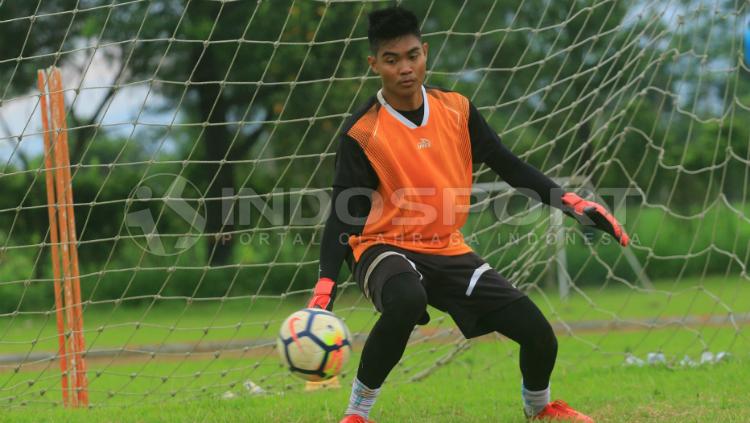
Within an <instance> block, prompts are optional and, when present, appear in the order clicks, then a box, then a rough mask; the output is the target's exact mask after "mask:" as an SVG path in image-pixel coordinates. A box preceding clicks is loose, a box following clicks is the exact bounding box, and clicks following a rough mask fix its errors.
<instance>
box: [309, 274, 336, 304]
mask: <svg viewBox="0 0 750 423" xmlns="http://www.w3.org/2000/svg"><path fill="white" fill-rule="evenodd" d="M335 293H336V282H334V281H333V280H331V279H329V278H320V279H318V283H316V284H315V289H313V296H312V298H311V299H310V302H308V303H307V308H315V307H317V308H322V309H324V310H328V311H331V310H332V309H333V297H334V295H335Z"/></svg>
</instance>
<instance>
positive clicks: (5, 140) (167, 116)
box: [0, 49, 177, 165]
mask: <svg viewBox="0 0 750 423" xmlns="http://www.w3.org/2000/svg"><path fill="white" fill-rule="evenodd" d="M107 53H109V54H107ZM120 66H121V60H120V58H119V57H118V55H117V54H116V50H115V49H110V50H109V51H105V50H104V49H99V50H98V51H97V52H96V54H94V55H93V58H92V56H91V49H89V50H81V51H78V52H76V53H74V56H73V57H72V58H69V62H68V63H65V64H63V65H61V66H60V69H61V73H62V77H63V88H64V89H65V105H66V110H68V113H70V110H71V109H72V110H73V113H74V114H75V116H76V117H78V118H79V119H80V120H84V121H85V120H87V119H90V118H91V117H92V116H93V115H94V113H96V111H97V109H98V107H99V104H100V103H101V101H102V100H103V99H104V97H105V96H106V95H107V92H108V91H109V88H110V87H111V86H112V84H113V82H114V80H115V78H116V75H117V72H118V71H119V68H120ZM121 79H124V80H125V85H124V86H123V87H122V88H120V89H119V90H118V91H117V93H116V94H115V95H114V96H113V97H112V99H111V101H110V102H109V104H108V105H105V107H104V110H103V112H102V116H101V117H100V119H99V122H98V123H99V124H101V125H102V129H101V131H106V132H107V134H110V135H116V136H122V137H127V136H128V135H130V134H131V132H132V131H133V129H134V126H137V125H138V124H148V125H163V126H166V125H169V124H170V123H172V122H173V121H174V122H177V119H176V118H175V114H176V113H177V111H171V112H168V113H156V112H153V111H152V110H153V109H155V108H156V107H157V106H162V105H164V103H165V101H166V100H165V99H164V98H163V97H161V96H159V95H158V94H156V93H155V92H154V90H153V89H151V90H150V89H149V88H150V87H149V83H148V82H147V81H144V82H139V83H132V82H128V81H127V75H126V76H125V78H121ZM30 88H31V89H30V90H29V91H27V92H26V93H25V94H23V95H20V96H17V97H14V98H8V99H5V100H4V101H3V103H2V106H0V163H2V165H5V163H7V162H8V160H9V159H10V160H11V162H14V163H17V162H18V157H16V155H15V153H14V152H15V150H16V149H18V148H20V149H21V150H22V151H23V152H24V153H25V154H26V155H28V156H30V157H32V156H37V155H39V154H41V153H42V148H43V140H42V137H41V132H42V121H41V115H40V113H39V93H38V91H37V88H36V85H34V87H30ZM76 91H77V92H78V94H76ZM68 126H69V127H70V126H72V122H71V121H70V119H68ZM19 136H20V137H21V143H20V146H19V145H18V143H17V140H18V137H19ZM12 156H13V157H12Z"/></svg>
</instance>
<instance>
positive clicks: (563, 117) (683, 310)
mask: <svg viewBox="0 0 750 423" xmlns="http://www.w3.org/2000/svg"><path fill="white" fill-rule="evenodd" d="M387 4H389V3H387V2H377V1H375V2H373V1H311V0H308V1H302V0H296V1H292V0H279V1H276V0H274V1H257V2H251V1H209V0H193V1H186V2H169V1H144V0H131V1H101V0H80V1H72V0H71V1H57V2H43V1H38V2H34V1H28V2H20V1H5V2H3V1H2V0H0V39H2V40H3V41H2V42H1V43H0V166H1V169H2V170H1V171H0V187H2V195H1V196H0V402H2V403H5V404H9V405H10V406H11V407H15V406H21V405H34V404H47V405H58V404H63V403H66V404H72V405H86V404H88V405H89V406H92V407H107V406H119V405H128V404H143V403H159V402H163V401H166V400H174V401H178V400H188V399H193V398H205V397H210V396H215V397H217V398H218V397H221V396H225V397H232V396H236V395H245V394H248V395H249V394H253V393H259V392H268V393H277V392H282V391H287V390H301V389H303V388H304V383H303V382H301V381H300V380H298V379H296V378H294V377H293V376H291V375H290V373H289V372H288V371H287V370H286V369H285V368H284V367H283V366H282V365H281V363H280V361H279V360H278V358H277V353H276V351H275V339H276V336H277V333H278V329H279V325H280V324H281V322H282V321H283V320H284V319H285V318H286V316H288V315H289V314H290V313H291V312H293V311H295V310H297V309H299V308H301V307H303V306H304V305H305V303H306V301H307V299H308V298H309V296H310V293H311V288H312V286H313V284H314V282H315V280H316V278H317V272H318V257H319V248H320V237H321V233H322V229H323V225H324V222H325V217H326V215H327V213H328V210H329V208H330V204H329V202H330V201H329V199H330V194H331V190H330V186H331V182H332V178H333V169H334V157H335V151H336V146H337V143H338V138H337V135H338V133H339V131H340V129H341V128H342V125H343V123H344V121H345V119H346V118H347V117H348V116H350V115H351V113H352V112H353V111H354V110H355V109H356V107H357V105H358V104H361V103H362V102H364V101H366V99H367V98H369V97H370V96H372V95H373V94H374V93H375V92H376V90H377V89H378V88H379V86H380V80H379V78H378V77H377V76H376V75H374V74H372V73H371V72H370V71H369V69H368V65H367V61H366V56H367V55H368V52H369V46H368V43H367V38H366V26H367V13H368V12H369V11H371V10H374V9H375V8H378V7H382V6H385V5H387ZM402 4H403V5H404V6H406V7H407V8H410V9H412V10H413V11H414V12H415V13H416V14H417V15H418V16H419V17H420V19H422V21H421V29H422V33H423V38H424V41H425V42H427V43H428V44H429V46H430V49H429V57H428V73H427V81H426V83H427V84H430V85H436V86H440V87H444V88H447V89H451V90H456V91H458V92H460V93H462V94H464V95H465V96H466V97H468V98H469V99H471V101H472V102H473V104H475V105H476V107H477V108H478V109H479V110H480V112H481V113H482V114H483V115H484V117H485V118H486V119H487V120H488V122H489V123H490V124H491V126H492V127H493V128H494V129H495V130H496V131H497V132H498V134H499V135H500V136H501V138H502V139H503V142H504V143H505V144H506V145H507V146H508V147H509V148H510V149H511V150H512V151H513V152H514V153H515V154H516V155H518V156H519V157H521V158H523V159H524V160H525V161H527V162H529V163H531V164H532V165H534V166H536V167H537V168H539V169H541V170H542V171H543V172H544V173H545V174H547V175H549V176H550V177H551V178H553V179H555V180H556V181H557V182H558V183H560V184H561V185H563V186H564V187H565V188H566V189H569V190H573V191H576V192H578V193H580V194H582V195H587V196H589V197H591V198H597V199H599V200H600V201H602V202H604V203H606V204H607V206H608V208H609V209H611V210H613V211H614V213H615V216H616V217H617V218H618V220H620V221H621V222H622V223H623V225H624V227H625V228H626V230H627V231H628V233H629V234H630V235H631V237H632V243H631V245H630V246H629V247H627V248H621V247H619V246H618V245H616V243H615V242H613V240H612V239H611V238H610V237H608V236H606V235H602V234H601V233H599V232H594V231H592V230H590V229H589V228H587V227H585V226H580V225H578V224H577V223H575V222H573V221H572V220H571V219H568V218H564V219H563V217H562V216H560V215H558V214H556V213H555V212H553V211H551V210H550V209H549V208H547V207H543V206H540V205H539V204H538V203H536V202H534V201H527V199H526V197H524V196H522V195H520V194H518V193H517V192H515V191H514V190H513V189H511V188H510V187H508V186H507V185H506V184H505V183H504V182H503V181H501V180H500V179H499V178H498V177H497V175H495V174H494V172H492V171H491V170H490V169H488V168H487V167H486V166H481V167H475V169H474V182H475V188H476V191H475V193H474V195H473V206H472V210H471V213H470V217H469V221H468V223H467V224H466V226H465V227H464V228H463V233H464V235H465V237H466V239H467V242H469V245H471V246H472V248H473V249H474V250H475V251H476V252H477V253H479V254H480V255H481V256H482V257H484V258H485V259H486V260H487V261H488V263H490V264H491V265H492V266H493V267H495V268H496V269H497V270H498V271H499V272H500V273H501V274H503V275H504V276H505V277H507V278H508V279H509V280H510V281H512V282H513V283H514V284H516V285H517V286H518V287H519V288H521V289H522V290H524V291H525V292H527V293H528V294H529V295H530V296H531V297H532V298H533V299H534V301H535V302H536V303H537V304H538V305H539V306H540V308H541V309H542V310H543V311H544V312H545V314H546V315H547V316H548V318H549V319H550V321H551V322H552V324H553V326H554V327H555V330H556V333H557V334H558V337H559V338H560V342H561V355H560V360H559V362H558V368H565V367H566V366H573V365H576V364H580V363H586V364H587V365H591V366H600V367H602V368H605V367H606V366H619V365H627V364H632V365H641V364H643V365H649V364H651V365H664V366H671V367H674V368H680V367H682V366H693V365H696V366H697V365H709V363H716V362H717V361H721V360H724V359H727V357H732V356H738V355H740V356H741V355H743V354H744V355H746V354H747V353H746V352H747V351H748V346H750V345H748V344H749V342H748V332H747V322H748V320H750V314H749V313H748V310H750V302H748V301H750V300H748V299H749V298H750V285H749V284H748V283H749V281H748V279H749V278H748V275H747V269H746V266H747V263H748V259H749V254H750V248H749V245H748V244H749V243H750V218H749V216H750V206H749V205H748V204H749V203H748V201H749V200H748V198H747V196H748V194H749V193H750V190H749V189H748V181H750V152H749V150H748V146H749V145H750V67H749V63H750V59H748V58H747V56H746V53H743V52H744V51H748V50H746V47H747V46H746V45H743V34H744V32H745V31H746V30H747V28H748V18H747V17H746V15H747V12H748V10H747V3H746V2H741V1H736V2H732V1H719V0H706V1H702V0H699V1H695V2H673V1H666V0H663V1H655V2H645V1H641V2H626V1H616V0H602V1H592V0H582V1H574V2H555V1H551V0H545V1H526V0H513V1H502V2H500V1H492V0H486V1H471V2H469V1H455V2H443V1H440V2H438V1H434V0H432V1H403V2H402ZM56 69H57V70H56ZM38 71H42V72H41V73H38ZM58 71H59V75H60V77H61V79H60V81H59V85H55V84H54V83H53V80H54V77H52V76H51V75H54V74H55V72H58ZM40 81H41V82H40ZM43 93H44V95H42V94H43ZM45 99H47V100H45ZM47 101H50V102H54V104H55V105H57V106H55V107H62V109H59V110H58V112H59V114H58V115H57V117H55V116H53V115H54V113H52V114H49V113H50V111H52V112H54V110H53V109H50V107H51V106H50V104H47V103H46V102H47ZM63 102H64V104H63ZM44 116H47V118H49V119H50V121H49V122H48V123H47V124H44V123H43V119H46V118H45V117H44ZM45 137H47V138H48V141H47V143H45V142H46V141H45ZM62 138H66V139H67V144H66V145H67V147H66V148H67V150H68V151H67V156H66V157H63V158H61V159H60V161H55V160H53V157H57V156H56V154H58V153H60V154H62V147H55V146H57V145H62V144H56V143H57V142H58V141H59V142H62V141H60V140H62ZM45 145H47V147H45ZM66 160H67V163H66ZM66 175H67V176H66ZM58 177H59V178H62V179H58ZM48 178H54V179H49V181H52V182H50V183H52V184H53V185H48ZM54 184H57V185H54ZM50 190H52V191H50ZM50 192H53V193H57V196H55V195H52V196H51V197H50V196H49V193H50ZM51 222H55V224H54V225H52V224H51ZM63 226H64V227H63ZM65 228H67V229H65ZM63 235H64V236H63ZM63 252H64V254H67V255H65V256H60V254H63ZM60 257H63V258H60ZM61 260H62V261H61ZM65 260H68V262H67V265H66V264H65V263H66V261H65ZM55 263H57V264H55ZM60 263H62V264H61V266H62V267H60V269H58V270H55V266H57V265H58V264H60ZM74 265H75V266H74ZM66 266H67V267H66ZM66 269H67V270H66ZM66 286H68V287H67V288H66ZM75 286H78V287H79V292H78V296H76V295H75V293H76V291H75ZM56 289H59V290H60V291H59V292H57V291H56ZM69 290H72V291H69ZM56 292H57V294H56ZM68 292H69V293H70V295H67V293H68ZM339 292H340V296H339V298H338V300H337V301H336V308H335V310H334V311H335V312H336V313H337V315H339V316H340V317H342V318H343V319H345V321H346V323H347V325H348V326H349V328H350V330H351V331H352V333H353V335H354V345H355V357H354V359H353V360H352V362H351V363H350V364H349V365H348V366H347V367H346V369H345V370H344V373H343V374H342V376H341V379H342V384H348V383H349V382H350V381H351V378H352V376H353V374H354V373H355V372H356V362H357V361H358V357H357V355H356V353H357V352H358V351H360V350H361V344H362V341H363V340H364V339H365V337H366V335H367V333H368V332H369V330H370V328H371V327H372V325H373V324H374V322H375V321H376V319H377V313H376V312H375V310H374V308H373V306H372V305H371V304H370V303H369V301H368V300H367V299H365V298H364V297H363V296H362V295H361V292H360V291H359V288H357V286H356V283H354V282H353V280H352V277H351V275H350V272H349V270H348V268H346V266H344V268H343V269H342V273H341V284H340V289H339ZM430 313H431V315H432V321H431V322H430V323H429V324H428V325H426V326H424V327H417V328H416V329H415V330H414V333H413V336H412V338H411V340H410V345H409V347H408V348H407V351H406V355H405V356H404V358H403V359H402V361H401V363H399V365H398V366H397V368H396V369H395V370H394V372H393V373H392V375H391V376H390V377H389V379H388V382H387V383H389V384H391V383H392V384H399V383H405V382H411V381H414V380H419V379H422V378H425V377H429V375H430V374H431V373H432V372H435V371H440V369H441V368H442V367H443V366H466V367H467V372H468V371H476V372H480V371H481V372H497V374H498V377H507V378H508V379H509V381H511V380H512V381H513V383H517V374H516V373H513V374H509V373H507V372H503V371H499V370H498V368H497V367H496V366H493V365H486V366H485V365H484V364H482V365H481V366H483V367H481V368H476V366H477V364H472V363H471V362H468V361H464V360H462V353H463V352H464V351H466V350H467V349H472V348H482V349H485V350H486V354H493V355H495V356H497V357H500V358H502V359H498V360H497V361H498V362H501V361H503V362H508V363H513V362H514V360H515V359H514V358H513V356H514V355H515V354H517V347H516V346H515V344H513V343H512V342H510V341H508V340H505V339H503V338H502V337H501V336H499V335H497V336H485V337H482V338H479V339H477V340H472V341H466V340H464V338H463V337H462V336H461V334H460V333H459V332H458V330H457V329H456V327H455V325H454V323H453V322H452V321H451V319H450V317H449V316H446V315H444V314H442V313H440V312H438V311H436V310H434V309H430ZM743 351H744V353H743ZM729 359H731V358H729ZM84 363H85V364H84ZM71 366H72V367H71ZM472 366H473V367H472ZM503 368H504V369H510V368H511V366H508V367H503ZM84 390H85V392H86V393H87V398H84V397H82V396H81V392H83V391H84Z"/></svg>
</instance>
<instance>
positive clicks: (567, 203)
mask: <svg viewBox="0 0 750 423" xmlns="http://www.w3.org/2000/svg"><path fill="white" fill-rule="evenodd" d="M562 203H563V210H564V211H565V212H567V213H569V214H572V215H573V216H575V217H576V218H578V216H583V215H584V214H585V215H586V216H587V217H588V218H589V219H591V220H592V221H593V222H594V224H595V225H596V227H597V228H598V229H601V230H602V231H604V232H606V233H608V234H610V235H612V236H613V237H615V239H616V240H617V241H618V242H619V243H620V245H622V246H623V247H626V246H627V245H628V243H629V242H630V237H628V234H626V233H625V231H624V230H623V229H622V226H620V223H619V222H618V221H617V219H615V217H614V216H612V215H611V214H610V213H609V212H608V211H607V209H605V208H604V206H602V205H601V204H599V203H595V202H593V201H588V200H584V199H583V198H581V197H579V196H578V195H576V194H574V193H572V192H568V193H565V195H563V196H562Z"/></svg>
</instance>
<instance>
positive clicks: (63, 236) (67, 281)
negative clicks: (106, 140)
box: [48, 72, 78, 407]
mask: <svg viewBox="0 0 750 423" xmlns="http://www.w3.org/2000/svg"><path fill="white" fill-rule="evenodd" d="M53 75H54V73H52V72H50V75H49V78H48V83H49V90H50V100H51V101H50V102H51V103H52V104H51V111H52V127H53V134H52V135H53V140H54V148H53V152H54V153H55V154H54V156H55V193H56V194H57V216H58V223H59V225H60V246H61V247H62V270H63V272H62V273H63V293H64V298H65V319H66V327H67V332H68V338H67V345H68V351H69V356H70V357H71V361H70V363H71V365H70V377H71V380H72V382H73V389H76V387H77V386H78V372H77V371H76V369H77V368H78V361H77V356H76V345H75V342H74V339H73V335H74V333H75V328H74V327H73V325H74V324H75V318H74V316H73V304H74V303H73V283H72V278H71V273H72V271H71V268H70V251H69V250H70V242H69V241H68V234H69V233H70V232H69V231H68V208H67V207H65V176H64V172H63V166H64V164H63V160H62V155H61V154H60V149H61V146H60V127H59V126H58V123H59V122H60V117H59V116H58V113H59V112H58V108H57V107H56V106H55V102H56V101H57V97H56V96H55V91H56V90H59V89H60V88H59V87H56V86H55V82H56V81H55V78H54V77H53ZM71 403H72V405H73V406H74V407H77V406H78V396H77V395H73V397H72V401H71Z"/></svg>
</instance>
